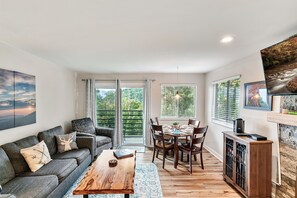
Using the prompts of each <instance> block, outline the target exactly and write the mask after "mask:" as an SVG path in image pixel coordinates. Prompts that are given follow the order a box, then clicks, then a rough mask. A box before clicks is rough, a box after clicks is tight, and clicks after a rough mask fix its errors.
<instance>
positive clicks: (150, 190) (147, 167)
mask: <svg viewBox="0 0 297 198" xmlns="http://www.w3.org/2000/svg"><path fill="white" fill-rule="evenodd" d="M86 171H87V170H86ZM86 171H85V172H84V173H83V174H82V175H81V176H80V177H79V178H78V179H77V180H76V182H75V183H74V184H73V186H72V187H71V188H70V189H69V190H68V192H67V193H66V194H65V195H64V196H63V198H82V197H83V196H82V195H73V194H72V191H73V190H74V189H75V188H76V186H77V185H78V183H79V182H80V181H81V180H82V178H83V176H84V175H85V173H86ZM134 192H135V193H134V194H131V195H130V197H131V198H162V197H163V194H162V189H161V184H160V179H159V174H158V170H157V167H156V165H155V164H153V163H143V164H136V168H135V180H134ZM89 197H90V198H123V197H124V195H120V194H119V195H89Z"/></svg>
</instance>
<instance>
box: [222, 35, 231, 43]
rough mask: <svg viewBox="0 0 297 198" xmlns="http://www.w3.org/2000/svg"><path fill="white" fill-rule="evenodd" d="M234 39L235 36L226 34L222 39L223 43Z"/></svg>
mask: <svg viewBox="0 0 297 198" xmlns="http://www.w3.org/2000/svg"><path fill="white" fill-rule="evenodd" d="M233 40H234V37H233V36H224V37H223V38H222V39H221V43H230V42H232V41H233Z"/></svg>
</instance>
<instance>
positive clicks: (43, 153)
mask: <svg viewBox="0 0 297 198" xmlns="http://www.w3.org/2000/svg"><path fill="white" fill-rule="evenodd" d="M21 154H22V156H23V157H24V158H25V160H26V162H27V164H28V166H29V168H30V169H31V171H32V172H36V171H37V170H38V169H40V168H41V167H42V166H43V165H45V164H47V163H49V162H50V161H51V160H52V159H51V156H50V154H49V152H48V148H47V146H46V144H45V143H44V141H43V140H42V141H41V142H39V143H38V144H36V145H35V146H32V147H29V148H24V149H21Z"/></svg>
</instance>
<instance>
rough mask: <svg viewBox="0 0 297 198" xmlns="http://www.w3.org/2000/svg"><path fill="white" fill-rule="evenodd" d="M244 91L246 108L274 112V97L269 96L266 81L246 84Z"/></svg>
mask: <svg viewBox="0 0 297 198" xmlns="http://www.w3.org/2000/svg"><path fill="white" fill-rule="evenodd" d="M244 90H245V94H244V108H246V109H256V110H264V111H271V110H272V96H269V95H268V94H267V89H266V84H265V81H260V82H251V83H245V84H244Z"/></svg>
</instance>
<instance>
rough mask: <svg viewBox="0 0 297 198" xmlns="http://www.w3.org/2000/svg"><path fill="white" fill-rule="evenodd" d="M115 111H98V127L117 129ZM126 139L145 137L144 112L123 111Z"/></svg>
mask: <svg viewBox="0 0 297 198" xmlns="http://www.w3.org/2000/svg"><path fill="white" fill-rule="evenodd" d="M115 114H116V112H115V110H101V109H100V110H99V109H98V110H97V125H98V126H101V127H109V128H115ZM122 123H123V135H124V138H128V137H141V136H143V111H142V110H122Z"/></svg>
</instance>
